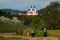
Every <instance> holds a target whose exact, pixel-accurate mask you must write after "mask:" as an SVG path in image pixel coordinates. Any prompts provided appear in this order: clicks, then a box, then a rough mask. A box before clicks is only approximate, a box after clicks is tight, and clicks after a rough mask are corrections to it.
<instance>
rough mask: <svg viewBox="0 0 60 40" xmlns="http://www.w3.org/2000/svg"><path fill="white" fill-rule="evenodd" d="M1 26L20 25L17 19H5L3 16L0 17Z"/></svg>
mask: <svg viewBox="0 0 60 40" xmlns="http://www.w3.org/2000/svg"><path fill="white" fill-rule="evenodd" d="M0 23H1V24H21V21H20V20H18V19H17V17H13V18H12V19H9V18H6V17H4V16H0Z"/></svg>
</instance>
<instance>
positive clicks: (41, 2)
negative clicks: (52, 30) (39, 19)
mask: <svg viewBox="0 0 60 40" xmlns="http://www.w3.org/2000/svg"><path fill="white" fill-rule="evenodd" d="M52 1H57V0H0V9H6V8H7V9H14V10H28V9H29V8H30V6H31V5H32V6H34V5H35V6H36V9H37V10H38V9H42V8H44V7H46V6H47V5H48V4H50V2H52Z"/></svg>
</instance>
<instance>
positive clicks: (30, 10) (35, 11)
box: [18, 6, 38, 16]
mask: <svg viewBox="0 0 60 40" xmlns="http://www.w3.org/2000/svg"><path fill="white" fill-rule="evenodd" d="M18 15H27V16H30V15H33V16H34V15H38V13H37V10H36V8H35V6H34V8H32V6H31V8H30V9H29V10H28V11H27V12H21V13H19V14H18Z"/></svg>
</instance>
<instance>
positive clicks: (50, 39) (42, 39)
mask: <svg viewBox="0 0 60 40" xmlns="http://www.w3.org/2000/svg"><path fill="white" fill-rule="evenodd" d="M0 36H3V37H18V38H22V40H58V38H55V37H24V36H20V35H12V34H10V33H9V34H8V33H7V34H6V33H5V34H0Z"/></svg>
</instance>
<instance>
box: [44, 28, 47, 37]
mask: <svg viewBox="0 0 60 40" xmlns="http://www.w3.org/2000/svg"><path fill="white" fill-rule="evenodd" d="M44 37H47V31H46V28H44Z"/></svg>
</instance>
